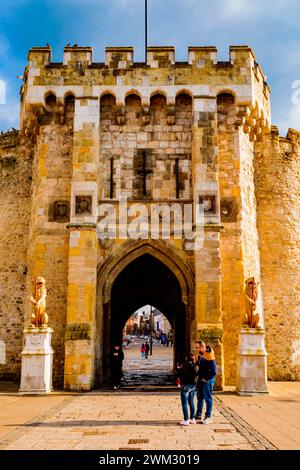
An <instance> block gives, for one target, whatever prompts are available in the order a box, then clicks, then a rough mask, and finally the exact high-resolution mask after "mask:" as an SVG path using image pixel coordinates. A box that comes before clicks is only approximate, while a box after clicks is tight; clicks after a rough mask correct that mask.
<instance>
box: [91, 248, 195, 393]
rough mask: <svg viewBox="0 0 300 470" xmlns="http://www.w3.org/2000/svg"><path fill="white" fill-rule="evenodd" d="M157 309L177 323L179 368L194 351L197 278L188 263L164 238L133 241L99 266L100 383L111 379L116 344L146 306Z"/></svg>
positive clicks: (97, 366) (97, 370) (97, 355)
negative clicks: (127, 324) (127, 322)
mask: <svg viewBox="0 0 300 470" xmlns="http://www.w3.org/2000/svg"><path fill="white" fill-rule="evenodd" d="M145 304H150V305H155V306H156V307H157V308H158V309H159V310H161V311H162V312H163V313H164V314H165V315H166V316H167V317H169V319H171V321H173V320H174V324H175V348H174V350H175V355H174V364H176V362H177V361H178V360H182V359H183V358H184V357H185V356H186V354H188V352H189V351H190V347H191V341H192V332H193V330H194V325H193V324H194V276H193V271H192V268H191V266H190V265H189V263H188V262H187V261H186V260H185V259H183V257H182V256H181V255H179V254H178V252H177V251H176V249H174V248H173V247H171V246H170V244H167V243H164V242H162V241H160V240H151V241H149V240H140V241H139V242H136V241H128V242H125V243H124V244H123V246H121V247H120V248H118V249H117V250H116V251H114V252H113V253H112V254H111V255H110V256H109V257H108V258H107V259H106V261H105V262H104V263H103V264H102V265H100V266H99V269H98V284H97V315H96V329H97V333H96V342H95V344H96V352H95V353H96V354H95V357H96V364H95V374H96V376H95V383H96V384H98V385H99V384H103V383H107V382H108V381H109V358H110V351H111V346H112V342H115V341H119V340H120V334H121V331H122V325H123V323H124V321H125V320H126V319H127V318H129V317H130V315H131V314H132V313H133V312H134V311H136V310H137V309H138V308H140V307H141V306H142V305H145Z"/></svg>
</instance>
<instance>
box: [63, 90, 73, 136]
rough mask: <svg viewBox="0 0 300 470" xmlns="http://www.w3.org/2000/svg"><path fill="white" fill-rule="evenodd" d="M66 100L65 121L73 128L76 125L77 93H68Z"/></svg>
mask: <svg viewBox="0 0 300 470" xmlns="http://www.w3.org/2000/svg"><path fill="white" fill-rule="evenodd" d="M64 101H65V123H66V124H67V125H68V126H70V127H71V128H72V129H73V126H74V113H75V95H74V94H73V93H67V94H66V95H65V98H64Z"/></svg>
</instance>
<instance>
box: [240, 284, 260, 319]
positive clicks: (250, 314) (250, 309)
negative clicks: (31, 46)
mask: <svg viewBox="0 0 300 470" xmlns="http://www.w3.org/2000/svg"><path fill="white" fill-rule="evenodd" d="M245 284H246V288H245V295H246V315H245V321H244V325H245V326H248V327H249V328H259V326H258V323H259V314H258V313H255V310H256V301H257V296H258V291H257V283H256V281H255V279H254V277H249V279H247V280H246V281H245Z"/></svg>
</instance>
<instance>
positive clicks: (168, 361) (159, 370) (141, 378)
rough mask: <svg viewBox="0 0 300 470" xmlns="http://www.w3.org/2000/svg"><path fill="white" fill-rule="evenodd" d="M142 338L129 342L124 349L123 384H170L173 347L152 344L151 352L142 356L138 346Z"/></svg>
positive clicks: (172, 382) (171, 380)
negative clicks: (146, 355)
mask: <svg viewBox="0 0 300 470" xmlns="http://www.w3.org/2000/svg"><path fill="white" fill-rule="evenodd" d="M141 344H142V340H137V341H136V342H134V343H132V344H130V347H129V349H124V355H125V360H124V363H123V372H124V377H123V379H122V384H123V385H124V386H130V387H132V386H136V385H144V386H147V385H172V384H174V383H175V379H174V374H173V372H172V369H173V352H174V351H173V348H172V347H168V348H166V347H164V346H162V345H161V344H154V345H153V351H152V352H153V354H152V355H149V356H148V358H142V357H141V353H140V347H141Z"/></svg>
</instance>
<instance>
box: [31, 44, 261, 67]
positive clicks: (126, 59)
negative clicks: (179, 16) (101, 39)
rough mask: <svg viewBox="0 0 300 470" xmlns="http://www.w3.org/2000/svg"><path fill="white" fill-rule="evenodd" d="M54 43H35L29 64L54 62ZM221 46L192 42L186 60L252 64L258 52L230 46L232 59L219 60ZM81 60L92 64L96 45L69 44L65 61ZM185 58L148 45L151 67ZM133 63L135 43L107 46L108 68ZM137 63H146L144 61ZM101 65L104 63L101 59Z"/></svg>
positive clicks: (170, 49)
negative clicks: (196, 44)
mask: <svg viewBox="0 0 300 470" xmlns="http://www.w3.org/2000/svg"><path fill="white" fill-rule="evenodd" d="M51 56H52V49H51V46H45V47H33V48H32V49H30V51H29V54H28V61H29V63H30V64H29V65H49V64H51ZM217 56H218V50H217V48H216V47H215V46H191V47H189V48H188V57H187V61H186V64H187V65H191V66H193V67H197V68H202V67H204V66H205V65H206V64H211V65H217V66H219V67H220V66H222V65H223V64H226V65H227V64H230V65H232V66H249V65H250V64H249V60H253V61H254V59H255V55H254V52H253V50H252V49H251V47H249V46H230V47H229V60H228V62H227V61H225V62H224V61H220V62H218V57H217ZM77 62H82V63H83V64H85V65H92V64H94V62H93V48H92V47H90V46H88V47H82V46H78V45H74V46H70V45H67V46H66V47H65V48H64V53H63V61H62V64H63V65H71V66H72V65H76V63H77ZM179 63H180V64H182V63H184V62H176V57H175V47H173V46H149V47H148V48H147V62H146V64H147V66H148V67H151V68H157V67H170V66H176V65H177V64H179ZM125 64H126V66H131V65H134V49H133V47H107V48H106V49H105V63H103V64H102V65H103V66H104V65H105V66H107V67H109V68H126V67H125ZM137 64H139V65H141V66H142V65H143V64H142V63H141V62H138V63H137ZM98 65H101V63H100V64H99V63H98Z"/></svg>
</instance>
